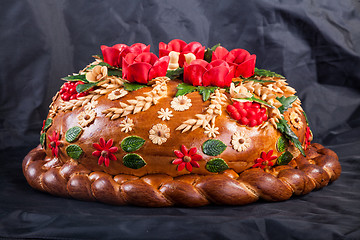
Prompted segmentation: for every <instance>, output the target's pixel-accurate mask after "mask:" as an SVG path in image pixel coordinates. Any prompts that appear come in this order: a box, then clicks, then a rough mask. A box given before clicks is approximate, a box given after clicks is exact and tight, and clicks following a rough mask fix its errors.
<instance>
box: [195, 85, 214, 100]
mask: <svg viewBox="0 0 360 240" xmlns="http://www.w3.org/2000/svg"><path fill="white" fill-rule="evenodd" d="M217 88H218V87H203V86H199V87H197V89H198V90H199V93H200V94H201V95H202V99H203V101H204V102H205V101H207V100H208V99H209V98H210V94H211V93H213V92H215V90H216V89H217Z"/></svg>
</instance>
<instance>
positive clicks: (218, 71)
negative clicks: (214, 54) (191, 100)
mask: <svg viewBox="0 0 360 240" xmlns="http://www.w3.org/2000/svg"><path fill="white" fill-rule="evenodd" d="M233 77H234V67H230V66H229V64H227V63H226V62H225V61H224V60H215V61H212V62H211V63H208V62H206V61H205V60H202V59H196V60H194V61H192V62H191V63H190V64H187V63H185V64H184V82H185V83H189V84H192V85H194V86H210V85H211V86H217V87H229V86H230V84H231V81H232V79H233Z"/></svg>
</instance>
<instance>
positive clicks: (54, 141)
mask: <svg viewBox="0 0 360 240" xmlns="http://www.w3.org/2000/svg"><path fill="white" fill-rule="evenodd" d="M48 138H49V141H50V143H49V148H50V149H51V154H52V156H53V157H54V156H56V157H59V146H61V142H60V141H59V139H60V134H59V133H57V132H55V131H53V134H52V136H48Z"/></svg>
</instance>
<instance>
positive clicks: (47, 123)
mask: <svg viewBox="0 0 360 240" xmlns="http://www.w3.org/2000/svg"><path fill="white" fill-rule="evenodd" d="M52 122H53V120H52V118H48V119H46V121H45V124H44V129H43V132H46V130H48V128H49V127H50V126H51V125H52Z"/></svg>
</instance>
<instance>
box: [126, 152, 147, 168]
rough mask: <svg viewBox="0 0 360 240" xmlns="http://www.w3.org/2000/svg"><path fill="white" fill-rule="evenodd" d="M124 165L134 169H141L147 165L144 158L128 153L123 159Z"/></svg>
mask: <svg viewBox="0 0 360 240" xmlns="http://www.w3.org/2000/svg"><path fill="white" fill-rule="evenodd" d="M123 164H124V165H125V166H126V167H128V168H132V169H139V168H142V167H143V166H145V165H146V162H145V161H144V159H143V158H142V157H140V156H139V155H138V154H136V153H128V154H126V155H125V156H124V157H123Z"/></svg>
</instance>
